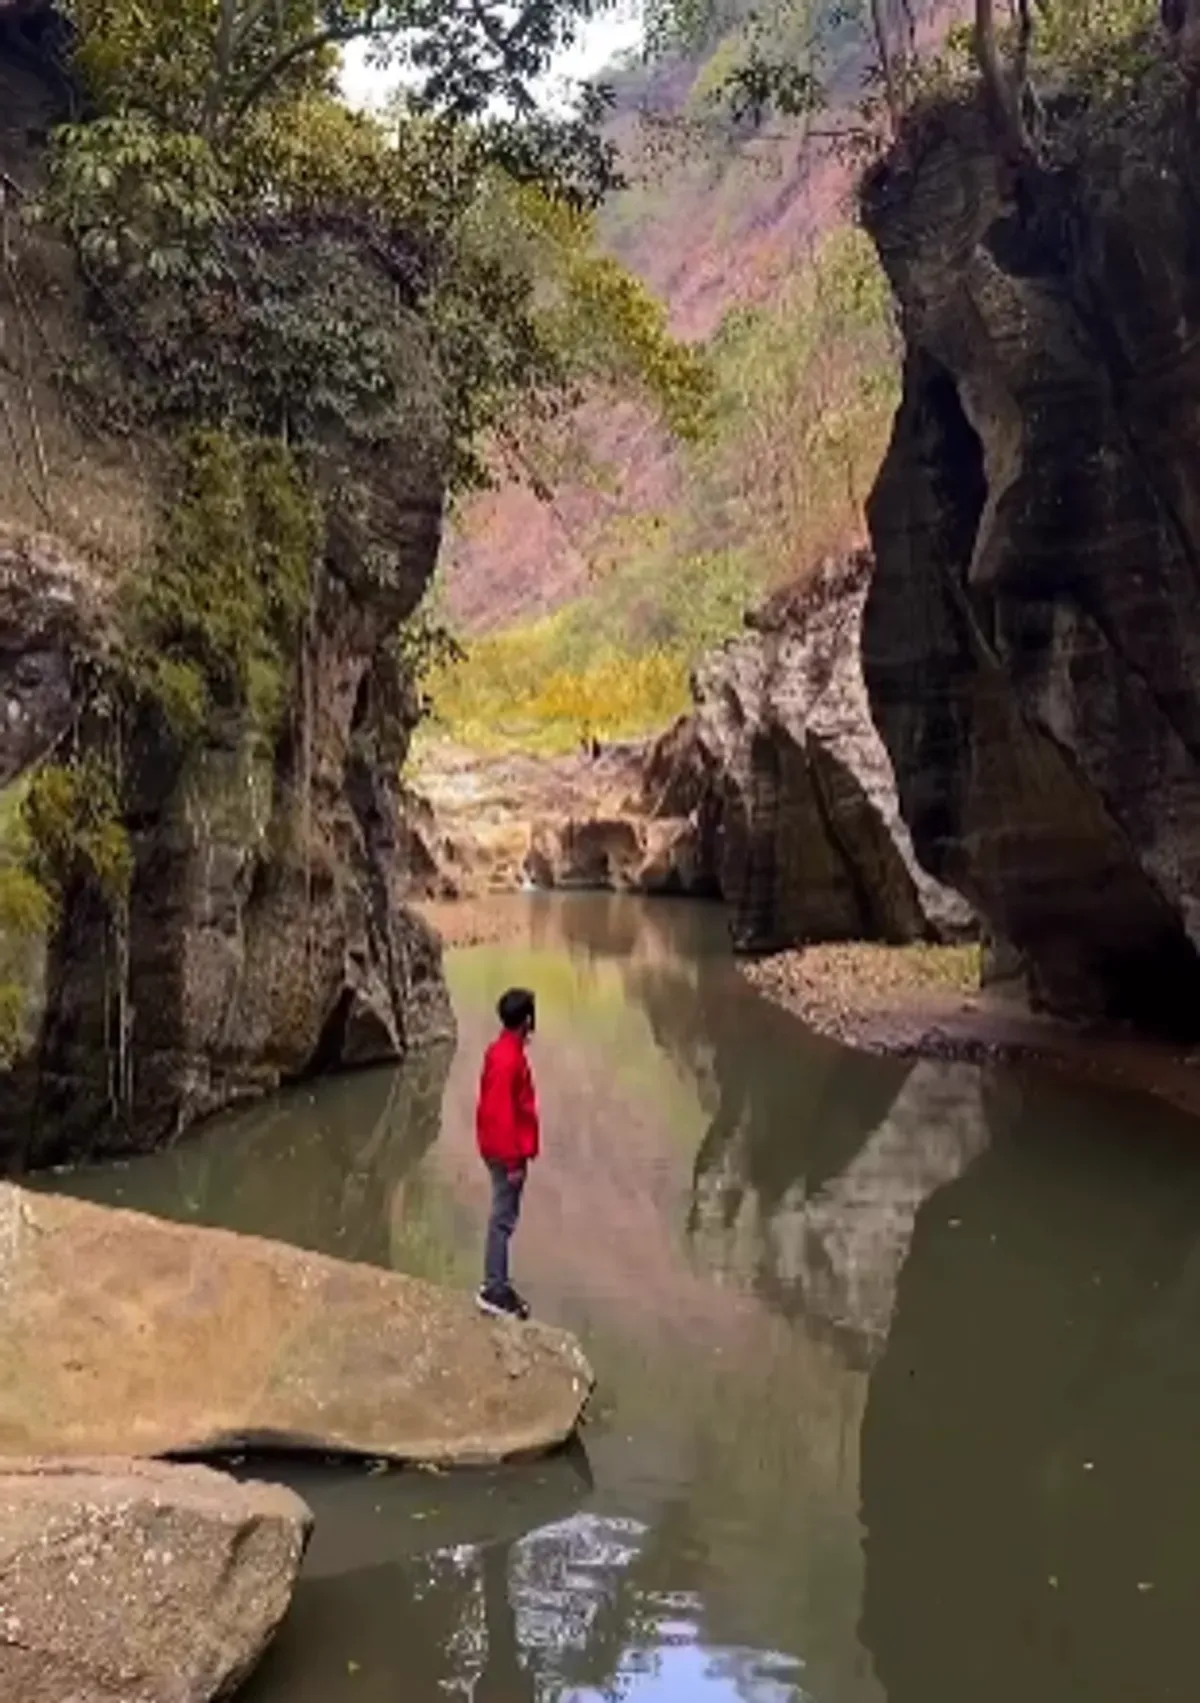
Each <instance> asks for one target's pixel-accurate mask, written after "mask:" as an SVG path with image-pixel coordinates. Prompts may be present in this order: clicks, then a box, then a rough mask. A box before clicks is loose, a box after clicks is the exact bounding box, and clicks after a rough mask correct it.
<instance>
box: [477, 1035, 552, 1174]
mask: <svg viewBox="0 0 1200 1703" xmlns="http://www.w3.org/2000/svg"><path fill="white" fill-rule="evenodd" d="M475 1135H476V1139H477V1140H478V1142H479V1151H480V1153H482V1155H483V1157H484V1158H485V1159H487V1160H490V1161H492V1162H493V1163H496V1164H500V1165H523V1164H524V1163H525V1161H526V1160H527V1159H536V1158H537V1156H538V1151H539V1148H540V1145H541V1142H540V1136H539V1130H538V1108H537V1095H536V1093H535V1092H534V1087H533V1072H532V1071H531V1070H530V1068H529V1059H528V1056H527V1054H526V1052H525V1042H524V1041H523V1040H522V1038H521V1036H520V1035H516V1034H513V1033H512V1031H511V1030H509V1029H506V1030H505V1031H504V1032H503V1034H501V1035H500V1036H499V1037H498V1038H497V1039H496V1040H494V1041H493V1042H492V1044H491V1046H490V1047H489V1048H488V1050H487V1052H486V1054H485V1055H484V1060H483V1074H482V1076H481V1077H480V1080H479V1105H478V1107H477V1109H476V1112H475Z"/></svg>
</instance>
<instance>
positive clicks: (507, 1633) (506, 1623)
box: [472, 1543, 536, 1703]
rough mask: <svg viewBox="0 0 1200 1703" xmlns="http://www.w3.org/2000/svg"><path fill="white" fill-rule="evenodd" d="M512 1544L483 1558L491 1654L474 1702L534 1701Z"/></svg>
mask: <svg viewBox="0 0 1200 1703" xmlns="http://www.w3.org/2000/svg"><path fill="white" fill-rule="evenodd" d="M512 1547H513V1546H512V1544H511V1543H496V1544H492V1545H491V1546H490V1547H489V1548H487V1549H485V1550H484V1551H483V1553H482V1555H481V1557H480V1572H481V1575H482V1582H483V1607H484V1627H485V1631H486V1636H487V1653H486V1655H485V1657H484V1664H483V1670H482V1672H481V1673H480V1675H479V1678H478V1679H477V1680H476V1681H475V1689H474V1691H473V1693H472V1697H473V1699H474V1703H534V1697H535V1695H536V1686H535V1683H534V1676H533V1672H532V1670H531V1669H530V1668H528V1667H526V1666H525V1665H524V1663H523V1662H522V1661H521V1647H520V1640H519V1638H518V1636H517V1616H516V1611H515V1609H514V1607H513V1600H512V1584H511V1562H512Z"/></svg>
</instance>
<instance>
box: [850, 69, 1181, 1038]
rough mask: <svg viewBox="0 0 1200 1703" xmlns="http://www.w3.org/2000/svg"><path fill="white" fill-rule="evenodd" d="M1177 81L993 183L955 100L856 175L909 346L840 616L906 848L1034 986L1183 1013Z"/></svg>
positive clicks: (1041, 996)
mask: <svg viewBox="0 0 1200 1703" xmlns="http://www.w3.org/2000/svg"><path fill="white" fill-rule="evenodd" d="M1176 98H1177V97H1175V96H1174V95H1171V94H1168V95H1167V96H1165V97H1164V110H1163V111H1162V113H1161V115H1160V118H1159V119H1158V120H1154V119H1152V118H1149V117H1147V115H1146V112H1145V110H1144V109H1139V106H1138V103H1135V102H1131V103H1130V104H1129V107H1128V111H1127V113H1126V114H1125V115H1124V116H1123V117H1122V118H1120V119H1119V120H1118V119H1116V118H1113V119H1112V120H1111V121H1110V122H1109V126H1108V129H1107V130H1106V131H1101V130H1100V129H1099V127H1098V126H1096V127H1093V128H1092V129H1091V130H1090V131H1089V132H1084V133H1083V134H1082V135H1079V136H1076V137H1075V138H1074V139H1073V145H1072V151H1071V159H1070V168H1069V170H1062V171H1059V172H1058V173H1057V174H1055V175H1051V174H1050V173H1049V172H1045V173H1043V174H1041V175H1038V176H1033V177H1027V178H1026V179H1025V181H1024V183H1023V185H1022V187H1021V191H1020V194H1019V195H1018V192H1017V190H1016V188H1015V187H1014V185H1013V183H1012V182H1011V181H1010V180H1006V178H1005V177H1004V175H1003V173H1002V171H1001V168H1000V166H999V164H998V162H997V159H996V152H995V149H994V148H993V146H992V140H991V137H990V135H989V133H988V130H987V126H986V124H985V122H984V120H983V118H982V116H981V114H979V113H978V112H976V111H974V110H973V109H970V108H967V107H961V108H957V109H955V108H950V109H945V110H942V111H940V112H938V113H936V114H932V115H926V117H925V119H924V121H923V122H922V124H921V126H920V129H919V131H915V132H914V134H913V135H912V136H910V137H909V138H908V139H907V141H906V143H905V145H904V147H903V150H902V151H901V150H897V151H896V152H895V153H894V154H893V156H892V157H891V158H890V159H888V160H887V161H885V162H884V164H883V165H882V166H881V167H880V168H879V169H878V170H877V171H876V172H875V173H874V175H873V176H872V178H871V179H870V180H869V181H868V184H867V187H866V191H865V212H866V218H867V222H868V225H869V227H870V229H871V231H872V233H873V235H874V237H875V239H876V242H877V244H878V246H879V250H880V253H881V255H882V257H883V260H884V263H885V265H886V267H887V270H888V272H889V275H890V277H891V280H892V283H893V286H894V288H895V291H896V294H897V297H898V300H899V304H900V308H901V317H902V323H903V327H904V333H905V338H906V343H907V360H906V369H905V391H904V400H903V406H902V408H901V411H900V415H899V418H898V420H897V423H896V428H895V435H894V439H893V442H892V445H891V449H890V452H889V454H888V457H887V459H886V462H885V465H884V467H883V469H882V471H881V474H880V477H879V481H878V485H877V487H876V490H875V493H874V498H873V503H872V510H871V528H872V533H873V536H874V542H875V549H876V553H877V558H878V569H877V572H876V575H875V578H874V580H873V582H872V586H871V592H870V598H869V603H868V609H867V617H866V623H865V630H864V644H865V659H866V674H867V680H868V683H869V688H870V693H871V703H872V708H873V711H874V714H875V719H876V721H877V723H878V725H879V728H880V731H881V732H882V734H883V736H884V739H885V741H886V743H887V746H888V748H889V751H890V753H891V757H892V760H893V762H894V764H895V768H896V775H897V781H898V785H899V790H900V797H901V801H902V806H903V810H904V815H905V819H906V820H907V822H908V824H909V827H910V828H911V830H912V835H913V840H914V843H915V846H916V849H917V852H918V855H919V856H920V857H921V859H922V861H923V862H924V863H925V864H926V865H927V867H928V868H929V869H930V870H931V871H933V873H934V874H935V875H937V876H938V877H939V878H940V879H941V880H943V881H946V882H948V883H950V884H952V885H953V886H955V887H957V888H958V889H959V890H960V891H961V892H963V893H964V894H965V895H966V896H967V897H968V898H969V899H970V900H971V902H972V903H973V904H974V905H975V906H976V907H977V909H978V910H979V911H980V912H981V913H982V915H983V916H984V917H985V918H986V919H987V921H988V923H989V925H990V927H991V929H992V930H993V931H994V932H995V933H996V934H997V935H998V936H1000V937H1001V938H1003V939H1007V941H1009V942H1010V943H1011V944H1012V946H1013V947H1014V948H1015V949H1016V950H1017V952H1019V953H1020V955H1021V956H1022V957H1023V958H1024V960H1025V962H1026V966H1027V969H1028V973H1029V978H1030V982H1031V985H1032V991H1033V994H1034V997H1035V998H1036V999H1037V1000H1039V1001H1040V1002H1041V1003H1043V1004H1044V1005H1046V1006H1048V1007H1050V1008H1052V1009H1054V1010H1055V1011H1058V1012H1062V1013H1067V1014H1075V1015H1080V1016H1083V1017H1088V1018H1116V1019H1127V1020H1132V1021H1134V1022H1136V1023H1138V1024H1141V1025H1144V1026H1146V1027H1149V1028H1152V1029H1156V1030H1159V1031H1169V1032H1173V1033H1176V1034H1182V1035H1184V1036H1186V1037H1194V1036H1196V1035H1197V1034H1200V954H1198V951H1197V947H1198V945H1200V902H1198V901H1200V613H1198V605H1197V596H1196V591H1197V569H1198V564H1200V478H1198V476H1197V466H1198V465H1200V462H1198V458H1197V450H1198V448H1200V411H1198V399H1200V365H1198V356H1197V348H1198V347H1200V257H1198V254H1197V248H1196V242H1195V208H1196V196H1197V193H1198V191H1200V153H1198V152H1197V149H1196V146H1195V140H1194V135H1195V133H1194V128H1188V127H1186V126H1185V123H1184V121H1183V116H1182V110H1180V111H1179V112H1175V111H1174V110H1173V102H1174V100H1175V99H1176ZM1180 106H1181V108H1182V101H1180ZM1064 122H1065V120H1064Z"/></svg>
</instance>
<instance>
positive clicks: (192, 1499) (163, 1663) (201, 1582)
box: [0, 1460, 312, 1703]
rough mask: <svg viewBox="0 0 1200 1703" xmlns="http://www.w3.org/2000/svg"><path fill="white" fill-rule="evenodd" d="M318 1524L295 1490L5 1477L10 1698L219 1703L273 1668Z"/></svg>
mask: <svg viewBox="0 0 1200 1703" xmlns="http://www.w3.org/2000/svg"><path fill="white" fill-rule="evenodd" d="M311 1526H312V1517H311V1515H310V1514H309V1511H308V1509H307V1507H306V1506H305V1504H304V1503H303V1502H302V1501H301V1500H300V1498H299V1497H298V1496H296V1495H294V1494H293V1493H292V1492H291V1491H290V1490H285V1489H283V1488H282V1487H280V1486H275V1485H265V1484H238V1483H235V1482H234V1481H233V1480H232V1479H230V1478H226V1477H224V1476H223V1475H222V1474H220V1473H216V1472H209V1471H208V1470H207V1469H206V1468H204V1467H195V1466H164V1465H162V1464H160V1463H159V1462H154V1461H130V1460H79V1461H72V1462H64V1461H36V1460H28V1461H12V1462H8V1463H7V1464H6V1465H5V1466H4V1467H3V1469H2V1470H0V1580H2V1581H3V1584H2V1585H0V1697H3V1698H5V1699H11V1703H209V1700H210V1699H213V1698H218V1697H227V1696H230V1695H231V1694H232V1692H233V1690H234V1689H235V1688H236V1687H237V1686H238V1685H240V1684H241V1682H242V1680H244V1679H245V1678H246V1677H247V1675H248V1674H249V1673H250V1672H251V1671H252V1670H253V1669H254V1667H255V1666H256V1665H257V1664H258V1661H259V1659H260V1657H261V1656H262V1654H263V1652H264V1651H265V1649H266V1648H267V1645H268V1644H269V1643H270V1641H271V1639H272V1638H273V1637H274V1635H275V1632H276V1630H277V1628H278V1627H279V1624H280V1622H281V1621H282V1619H283V1617H284V1614H285V1613H286V1612H287V1608H288V1604H289V1603H290V1601H291V1597H292V1590H293V1587H294V1586H295V1583H296V1575H297V1573H298V1572H299V1568H300V1563H301V1561H302V1559H303V1557H304V1550H305V1545H306V1544H307V1541H308V1535H309V1531H310V1529H311Z"/></svg>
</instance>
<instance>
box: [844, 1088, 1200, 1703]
mask: <svg viewBox="0 0 1200 1703" xmlns="http://www.w3.org/2000/svg"><path fill="white" fill-rule="evenodd" d="M989 1112H990V1122H991V1126H992V1134H993V1138H994V1140H995V1142H996V1145H995V1146H994V1147H993V1148H992V1150H991V1151H989V1152H988V1153H987V1154H985V1155H984V1156H983V1157H982V1158H981V1159H980V1160H979V1161H978V1162H977V1163H976V1165H975V1166H974V1167H973V1168H972V1169H971V1170H969V1171H968V1172H967V1173H966V1174H965V1175H964V1176H963V1177H962V1178H961V1179H960V1180H959V1181H958V1182H956V1183H954V1184H952V1185H951V1186H950V1187H949V1188H946V1189H945V1190H943V1191H942V1192H941V1193H939V1194H937V1195H935V1196H934V1197H933V1199H932V1200H931V1201H929V1202H928V1203H927V1205H926V1206H925V1208H924V1209H923V1211H922V1212H921V1214H920V1216H919V1218H918V1222H917V1228H916V1233H915V1236H914V1238H913V1242H912V1247H911V1251H910V1254H909V1258H908V1262H907V1264H906V1266H905V1268H904V1271H903V1274H902V1276H901V1278H900V1283H899V1290H898V1304H897V1310H896V1314H895V1318H894V1321H893V1325H892V1330H891V1334H890V1336H889V1339H888V1342H887V1346H886V1349H885V1351H884V1354H883V1356H882V1358H881V1359H880V1361H879V1363H878V1364H877V1366H876V1368H875V1370H874V1372H873V1374H872V1377H871V1383H870V1392H869V1397H868V1402H867V1410H866V1416H865V1419H864V1423H863V1430H862V1475H861V1485H862V1499H863V1520H864V1525H865V1533H866V1535H865V1555H866V1587H865V1597H864V1609H863V1621H862V1635H863V1638H864V1640H865V1642H866V1644H867V1645H868V1647H869V1649H870V1651H871V1653H872V1656H873V1658H874V1662H875V1667H876V1672H877V1674H878V1677H879V1679H880V1681H881V1683H882V1685H883V1688H884V1690H885V1692H886V1696H887V1699H888V1703H968V1700H969V1703H1014V1700H1015V1699H1020V1700H1021V1703H1068V1700H1070V1703H1076V1700H1078V1703H1083V1700H1085V1699H1086V1703H1127V1700H1129V1699H1134V1698H1136V1699H1137V1703H1168V1700H1173V1699H1181V1698H1184V1697H1188V1696H1191V1695H1193V1693H1194V1690H1195V1684H1194V1668H1195V1632H1194V1627H1195V1615H1196V1602H1197V1600H1200V1546H1197V1543H1196V1537H1195V1534H1196V1532H1197V1530H1198V1529H1200V1474H1198V1473H1197V1471H1196V1466H1195V1452H1196V1438H1197V1436H1198V1435H1200V1373H1198V1372H1197V1370H1196V1354H1195V1343H1196V1339H1197V1334H1198V1332H1200V1281H1196V1280H1195V1276H1194V1274H1195V1273H1196V1268H1197V1257H1196V1253H1195V1250H1196V1247H1197V1233H1198V1227H1200V1142H1198V1141H1197V1135H1196V1129H1195V1126H1194V1125H1192V1124H1190V1123H1188V1122H1187V1121H1186V1120H1183V1119H1179V1118H1172V1117H1171V1116H1170V1115H1169V1114H1168V1113H1166V1112H1165V1111H1164V1110H1163V1109H1162V1108H1155V1107H1153V1106H1151V1105H1150V1104H1149V1103H1148V1102H1147V1103H1146V1105H1145V1106H1132V1105H1131V1106H1130V1107H1128V1108H1125V1109H1121V1108H1120V1107H1119V1105H1117V1106H1114V1105H1113V1104H1112V1102H1111V1100H1105V1099H1103V1098H1102V1097H1100V1096H1099V1095H1092V1096H1088V1097H1087V1098H1086V1099H1085V1098H1083V1097H1081V1096H1079V1095H1078V1094H1074V1093H1068V1092H1067V1091H1065V1090H1060V1089H1054V1090H1048V1089H1047V1088H1046V1087H1045V1085H1042V1086H1041V1087H1039V1089H1038V1092H1037V1096H1036V1098H1034V1099H1028V1098H1025V1099H1022V1098H1021V1097H1019V1096H1016V1097H1014V1091H1013V1090H1012V1089H1011V1088H1009V1087H1006V1088H1005V1090H1004V1092H1003V1093H1002V1094H1001V1096H1000V1098H999V1100H997V1097H996V1095H995V1094H994V1093H993V1095H992V1096H991V1097H990V1102H989ZM1172 1126H1174V1127H1173V1128H1172ZM1172 1135H1173V1136H1174V1138H1175V1139H1174V1140H1172V1139H1171V1137H1172Z"/></svg>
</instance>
